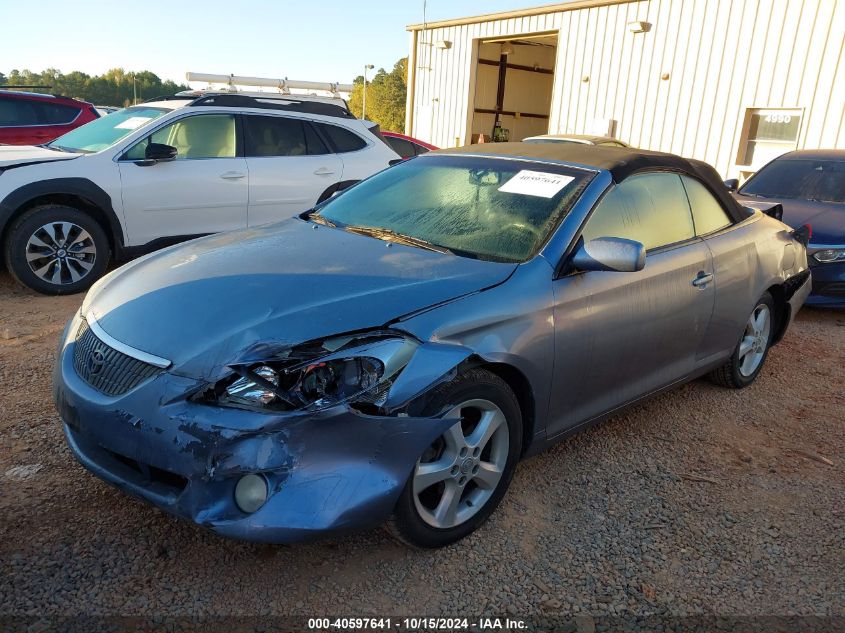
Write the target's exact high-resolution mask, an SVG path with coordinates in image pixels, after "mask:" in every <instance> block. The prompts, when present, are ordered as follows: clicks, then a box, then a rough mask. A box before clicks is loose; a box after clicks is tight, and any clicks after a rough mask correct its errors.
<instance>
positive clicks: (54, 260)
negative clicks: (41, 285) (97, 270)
mask: <svg viewBox="0 0 845 633" xmlns="http://www.w3.org/2000/svg"><path fill="white" fill-rule="evenodd" d="M96 259H97V247H96V246H95V245H94V239H93V238H92V237H91V234H90V233H88V231H86V230H85V229H83V228H82V227H81V226H79V225H78V224H74V223H72V222H50V223H49V224H44V225H43V226H41V227H39V228H38V229H36V230H35V232H34V233H33V234H32V235H30V236H29V239H28V240H27V243H26V261H27V263H28V264H29V268H30V269H31V270H32V272H33V273H35V274H36V275H37V276H38V277H40V278H41V279H43V280H44V281H46V282H48V283H51V284H57V285H64V284H71V283H76V282H77V281H79V280H80V279H82V278H83V277H85V276H86V275H87V274H88V273H89V272H90V271H91V269H92V268H93V267H94V262H95V261H96Z"/></svg>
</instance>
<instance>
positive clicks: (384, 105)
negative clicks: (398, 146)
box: [349, 57, 408, 132]
mask: <svg viewBox="0 0 845 633" xmlns="http://www.w3.org/2000/svg"><path fill="white" fill-rule="evenodd" d="M353 83H354V88H353V90H352V94H351V95H349V109H350V110H352V113H353V114H354V115H355V116H357V117H360V116H361V111H362V109H363V101H364V77H363V75H359V76H358V77H356V78H355V81H354V82H353ZM407 94H408V58H407V57H403V58H402V59H400V60H399V61H398V62H396V63H395V64H394V65H393V70H391V71H390V72H387V71H386V70H385V69H384V68H379V70H378V72H377V73H376V74H375V75H374V76H373V78H372V79H370V80H368V81H367V113H366V114H367V118H368V119H369V120H371V121H375V122H376V123H378V124H379V126H380V127H381V129H383V130H387V131H389V132H403V131H404V130H405V101H406V97H407Z"/></svg>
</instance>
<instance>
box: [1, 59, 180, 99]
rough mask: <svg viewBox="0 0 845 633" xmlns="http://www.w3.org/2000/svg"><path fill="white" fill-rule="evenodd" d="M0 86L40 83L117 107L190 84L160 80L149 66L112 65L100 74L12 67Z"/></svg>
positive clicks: (56, 91) (45, 88) (54, 90)
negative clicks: (127, 68)
mask: <svg viewBox="0 0 845 633" xmlns="http://www.w3.org/2000/svg"><path fill="white" fill-rule="evenodd" d="M133 79H134V81H133ZM133 83H134V93H133ZM3 86H35V87H36V88H34V90H36V91H37V90H38V88H40V87H42V86H43V91H44V92H49V93H52V94H60V95H64V96H66V97H74V98H76V99H82V100H83V101H89V102H91V103H93V104H94V105H98V106H116V107H125V106H128V105H132V103H133V99H137V101H138V103H140V102H141V101H144V100H146V99H151V98H152V97H159V96H161V95H172V94H173V93H175V92H179V91H180V90H188V89H189V86H186V85H183V84H177V83H176V82H173V81H170V80H166V81H162V80H161V78H160V77H159V76H158V75H156V74H155V73H152V72H150V71H148V70H143V71H138V72H135V71H131V70H124V69H123V68H112V69H111V70H109V71H106V72H105V73H103V74H102V75H93V76H92V75H88V74H86V73H83V72H79V71H78V70H75V71H73V72H70V73H67V74H65V73H62V72H60V71H58V70H56V69H55V68H48V69H47V70H43V71H41V72H38V73H36V72H32V71H30V70H12V71H11V72H10V73H9V74H8V75H6V74H4V73H2V72H0V88H3Z"/></svg>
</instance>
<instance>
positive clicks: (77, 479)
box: [0, 272, 845, 616]
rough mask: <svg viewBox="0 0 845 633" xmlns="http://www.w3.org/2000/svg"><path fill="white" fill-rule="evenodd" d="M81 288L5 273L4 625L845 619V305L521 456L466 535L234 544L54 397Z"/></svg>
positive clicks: (1, 312)
mask: <svg viewBox="0 0 845 633" xmlns="http://www.w3.org/2000/svg"><path fill="white" fill-rule="evenodd" d="M80 301H81V296H74V297H58V298H54V297H42V296H37V295H33V294H31V293H28V292H25V291H23V290H19V289H17V288H16V287H15V286H14V285H13V284H12V283H11V281H10V280H9V278H8V276H7V275H6V274H5V273H3V272H0V384H1V385H2V386H0V446H2V450H0V513H2V514H0V516H2V521H1V522H0V565H2V569H0V614H5V615H27V614H31V615H36V614H54V615H118V614H120V615H142V616H149V615H193V616H202V615H267V614H300V615H307V616H313V615H321V614H323V615H324V614H326V613H327V612H329V613H331V614H335V615H337V614H345V615H352V614H354V615H387V614H393V615H396V614H409V615H410V614H413V615H426V614H427V615H438V614H443V615H452V616H454V615H479V614H482V613H484V614H491V613H493V614H497V615H501V616H505V615H508V614H518V615H520V616H527V615H532V614H534V615H537V614H566V615H571V614H592V615H593V616H600V615H608V614H637V615H646V614H677V615H689V614H720V615H810V614H818V615H838V616H845V574H843V569H845V494H843V493H844V492H845V424H843V422H845V374H843V362H844V361H845V314H843V313H835V312H821V311H811V310H805V311H803V312H802V313H801V314H800V316H799V318H798V320H797V322H796V323H795V324H794V325H793V328H792V329H791V330H790V332H789V334H788V335H787V337H786V339H785V340H784V341H783V342H782V343H781V344H780V345H778V346H777V347H776V348H774V350H773V351H772V353H771V354H770V356H769V359H768V361H767V363H766V366H765V368H764V370H763V373H762V375H761V376H760V378H759V380H758V381H757V382H756V383H755V384H754V385H753V386H752V387H750V388H748V389H746V390H744V391H741V392H736V391H728V390H724V389H721V388H718V387H716V386H713V385H711V384H710V383H707V382H705V381H696V382H694V383H692V384H689V385H686V386H684V387H682V388H679V389H677V390H675V391H673V392H671V393H669V394H666V395H663V396H661V397H658V398H656V399H654V400H651V401H650V402H648V403H646V404H644V405H641V406H639V407H636V408H634V409H632V410H630V411H628V412H627V413H625V414H623V415H620V416H618V417H616V418H614V419H613V420H610V421H609V422H607V423H605V424H603V425H601V426H599V427H597V428H594V429H591V430H589V431H586V432H584V433H581V434H580V435H578V436H576V437H574V438H571V439H570V440H567V441H565V442H563V443H561V444H559V445H558V446H556V447H555V448H553V449H552V450H550V451H548V452H546V453H544V454H542V455H539V456H537V457H534V458H532V459H529V460H527V461H525V462H523V463H522V464H521V465H520V466H519V468H518V470H517V473H516V477H515V479H514V482H513V484H512V487H511V490H510V491H509V492H508V495H507V497H506V498H505V500H504V502H503V504H502V506H501V507H500V509H499V511H498V512H496V513H495V514H494V516H493V518H492V520H491V521H489V522H488V523H487V524H486V525H485V526H484V527H483V528H482V529H480V530H479V531H478V532H476V533H475V534H474V535H472V536H471V537H469V538H467V539H465V540H464V541H462V542H460V543H458V544H456V545H454V546H451V547H448V548H445V549H444V550H440V551H436V552H420V551H412V550H409V549H407V548H405V547H403V546H401V545H398V544H397V543H395V542H394V541H392V540H391V539H390V538H389V537H388V536H387V535H386V533H384V532H383V531H381V530H377V531H374V532H371V533H366V534H360V535H355V536H351V537H348V538H344V539H340V540H335V541H326V542H320V543H313V544H305V545H296V546H292V547H285V546H267V545H253V544H248V543H240V542H235V541H229V540H225V539H223V538H221V537H217V536H215V535H213V534H210V533H207V532H204V531H202V530H200V529H198V528H196V527H194V526H193V525H190V524H188V523H185V522H181V521H179V520H177V519H174V518H171V517H168V516H166V515H164V514H163V513H161V512H159V511H158V510H156V509H154V508H152V507H150V506H147V505H145V504H143V503H141V502H138V501H135V500H133V499H130V498H128V497H126V496H124V495H123V494H121V493H120V492H118V491H117V490H115V489H113V488H111V487H110V486H108V485H107V484H105V483H103V482H101V481H100V480H98V479H96V478H94V477H93V476H91V475H89V474H88V473H87V472H86V471H85V470H83V468H82V467H81V466H79V465H78V464H77V463H76V462H75V461H74V460H73V458H72V456H71V454H70V452H69V451H68V449H67V448H66V446H65V442H64V439H63V437H62V433H61V430H60V427H59V423H58V419H57V416H56V413H55V411H54V409H53V404H52V400H51V396H50V371H51V368H52V364H53V359H54V354H55V345H56V340H57V337H58V335H59V333H60V332H61V330H62V328H63V326H64V323H65V321H66V319H67V318H69V317H70V316H71V314H72V313H73V312H74V311H75V310H76V308H77V306H78V305H79V303H80Z"/></svg>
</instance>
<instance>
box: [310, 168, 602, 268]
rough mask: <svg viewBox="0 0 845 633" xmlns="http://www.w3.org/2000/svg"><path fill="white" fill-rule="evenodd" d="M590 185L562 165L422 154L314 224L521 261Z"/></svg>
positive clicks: (338, 202)
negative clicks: (329, 225) (322, 222)
mask: <svg viewBox="0 0 845 633" xmlns="http://www.w3.org/2000/svg"><path fill="white" fill-rule="evenodd" d="M591 178H592V174H591V173H590V172H587V171H583V170H578V169H574V168H569V167H564V166H561V165H550V164H546V163H536V162H530V161H522V160H506V159H505V160H503V159H492V158H480V157H471V156H446V155H439V156H432V155H428V156H425V157H420V158H415V159H413V160H409V161H406V162H404V163H401V164H399V165H396V166H394V167H391V168H390V169H386V170H385V171H383V172H381V173H379V174H376V175H375V176H373V177H372V178H368V179H367V180H365V181H364V182H362V183H360V184H359V185H356V186H355V187H352V188H351V189H349V190H348V191H346V192H344V193H343V194H342V195H340V196H338V197H336V198H332V199H330V200H329V201H328V202H326V203H324V204H323V205H321V206H320V207H319V212H318V214H317V215H318V218H316V219H318V221H319V219H320V218H322V219H323V220H324V221H328V222H330V223H332V224H334V225H336V226H338V227H340V228H344V229H346V230H350V231H354V232H362V233H366V234H368V235H372V236H373V237H377V238H379V239H387V240H390V241H399V242H401V243H406V244H410V245H415V246H416V245H419V246H425V245H428V246H430V247H432V248H435V249H448V250H449V251H453V252H454V253H456V254H459V255H463V256H468V257H475V258H479V259H487V260H492V261H504V262H522V261H525V260H527V259H529V258H530V257H532V256H533V255H534V254H535V253H536V252H537V251H538V250H539V249H540V247H541V246H542V245H543V244H544V243H545V241H546V239H547V238H548V236H549V235H550V234H551V232H552V231H553V230H554V229H555V227H556V226H557V225H558V223H559V222H560V220H561V219H562V218H563V217H564V216H565V215H566V214H567V213H568V212H569V210H570V209H571V208H572V206H573V204H574V203H575V201H576V200H577V199H578V197H579V195H580V194H581V192H582V191H583V188H584V187H585V186H586V184H587V183H588V182H589V181H590V179H591ZM403 238H410V239H404V240H403ZM414 242H416V243H414Z"/></svg>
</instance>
